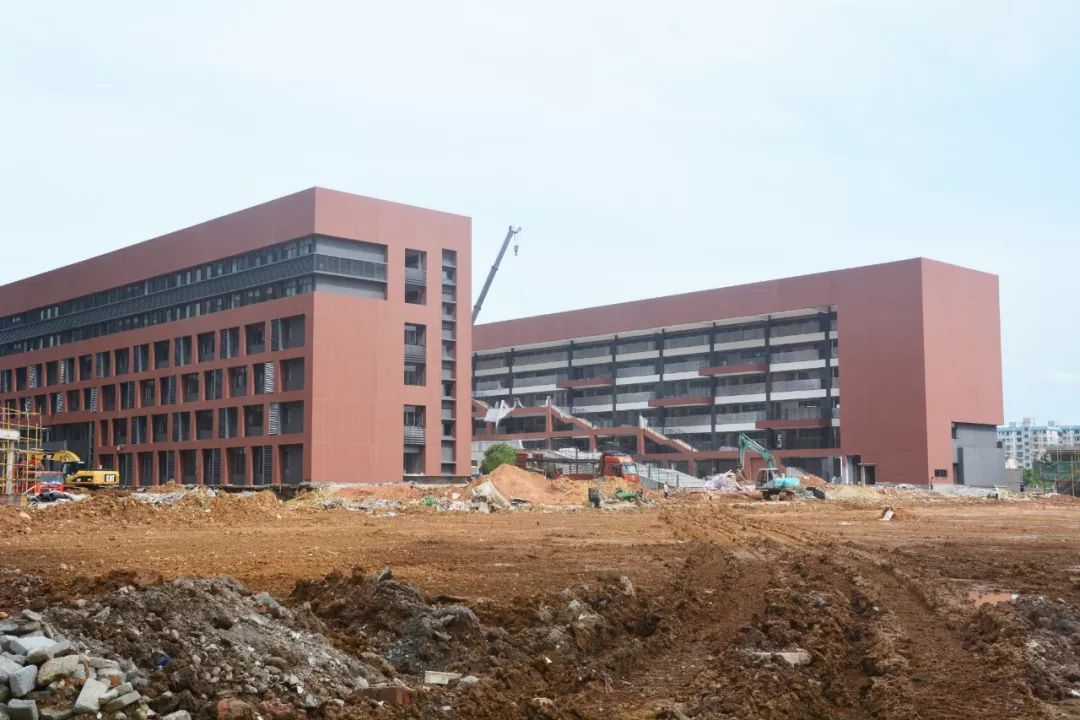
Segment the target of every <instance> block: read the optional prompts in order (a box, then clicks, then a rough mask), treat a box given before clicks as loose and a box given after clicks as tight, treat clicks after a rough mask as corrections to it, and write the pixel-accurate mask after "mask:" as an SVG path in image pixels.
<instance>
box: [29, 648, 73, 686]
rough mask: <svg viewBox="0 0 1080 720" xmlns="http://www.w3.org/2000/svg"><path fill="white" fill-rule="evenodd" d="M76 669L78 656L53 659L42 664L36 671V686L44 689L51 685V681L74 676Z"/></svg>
mask: <svg viewBox="0 0 1080 720" xmlns="http://www.w3.org/2000/svg"><path fill="white" fill-rule="evenodd" d="M78 667H79V656H78V655H65V656H64V657H59V658H53V659H52V660H49V661H48V662H46V663H44V664H43V665H42V666H41V668H40V669H39V670H38V676H37V682H38V685H41V686H43V687H44V686H45V685H48V684H49V683H51V682H52V681H53V680H58V679H60V678H64V677H70V676H71V675H74V674H75V670H76V669H77V668H78Z"/></svg>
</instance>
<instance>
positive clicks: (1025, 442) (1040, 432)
mask: <svg viewBox="0 0 1080 720" xmlns="http://www.w3.org/2000/svg"><path fill="white" fill-rule="evenodd" d="M997 434H998V441H999V442H1000V443H1001V447H1002V448H1003V449H1004V450H1005V457H1006V458H1007V459H1013V460H1015V461H1016V463H1017V464H1018V465H1019V466H1020V467H1023V468H1029V467H1031V463H1032V462H1033V461H1035V460H1037V459H1038V458H1039V457H1041V456H1042V454H1043V453H1045V452H1046V451H1047V450H1048V449H1049V448H1051V447H1054V446H1063V447H1070V446H1080V425H1062V424H1061V423H1060V422H1058V421H1056V420H1050V421H1048V422H1047V423H1046V424H1045V425H1037V424H1036V423H1035V419H1034V418H1024V419H1023V420H1022V421H1020V422H1018V423H1016V422H1011V423H1009V424H1008V425H1003V426H1001V427H999V428H998V432H997Z"/></svg>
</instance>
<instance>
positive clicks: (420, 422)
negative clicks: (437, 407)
mask: <svg viewBox="0 0 1080 720" xmlns="http://www.w3.org/2000/svg"><path fill="white" fill-rule="evenodd" d="M404 421H405V422H404V424H405V427H414V428H422V427H424V407H423V406H422V405H406V406H405V418H404Z"/></svg>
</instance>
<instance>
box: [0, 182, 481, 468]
mask: <svg viewBox="0 0 1080 720" xmlns="http://www.w3.org/2000/svg"><path fill="white" fill-rule="evenodd" d="M470 234H471V229H470V220H469V219H468V218H466V217H462V216H458V215H451V214H447V213H441V212H436V211H432V210H425V209H421V208H415V207H409V206H405V205H400V204H396V203H390V202H384V201H380V200H373V199H370V198H365V197H359V196H355V195H348V194H344V193H339V192H334V191H330V190H324V189H320V188H313V189H310V190H305V191H303V192H300V193H296V194H295V195H290V196H287V197H284V198H280V199H278V200H274V201H271V202H269V203H266V204H263V205H259V206H257V207H253V208H249V209H247V210H243V211H240V212H237V213H233V214H231V215H227V216H225V217H222V218H218V219H216V220H211V221H209V222H206V223H202V224H200V225H196V226H194V227H191V228H187V229H185V230H180V231H178V232H174V233H170V234H169V235H165V236H162V237H158V238H155V239H153V240H148V241H146V242H143V243H140V244H138V245H134V246H131V247H128V248H124V249H122V250H118V251H116V252H112V253H108V254H106V255H102V256H99V257H95V258H93V259H90V260H86V261H84V262H79V263H76V264H74V265H70V266H68V267H64V268H60V269H57V270H53V271H50V272H47V273H43V274H41V275H37V276H34V277H30V278H27V279H25V280H20V281H18V282H14V283H11V284H9V285H5V286H3V287H0V403H3V404H4V405H5V406H7V407H11V408H22V409H26V410H30V411H34V412H38V413H40V415H41V417H42V420H43V424H44V425H45V426H46V427H47V428H48V432H47V438H48V441H49V443H50V444H51V446H52V447H53V448H55V447H61V446H66V447H68V448H69V449H72V450H75V451H76V452H78V453H80V455H82V456H83V457H84V458H86V459H88V460H89V461H90V462H91V463H93V464H94V465H98V464H100V465H102V466H104V467H110V468H117V469H119V470H120V471H121V473H122V476H123V478H124V482H126V483H133V484H138V485H150V484H154V483H160V482H164V481H166V480H167V479H170V478H175V479H176V480H177V481H181V482H189V483H190V482H196V483H206V484H218V483H231V484H241V485H261V484H271V483H274V484H276V483H285V484H290V483H291V484H295V483H300V482H304V481H308V480H311V481H317V482H323V481H325V482H386V481H391V480H400V479H401V478H402V477H403V474H404V475H409V476H463V475H466V474H467V473H468V471H469V441H470V419H469V401H470V386H469V382H468V372H469V365H468V363H469V360H470V356H471V351H472V348H471V344H470V342H471V335H470V332H469V327H470V322H469V317H470V315H469V309H470V308H469V300H470V297H471V288H470V284H469V272H468V268H469V266H470ZM462 373H464V375H463V378H462V380H461V381H459V375H461V374H462ZM459 417H461V418H462V421H460V422H459V421H458V420H459Z"/></svg>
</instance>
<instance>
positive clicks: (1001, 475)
mask: <svg viewBox="0 0 1080 720" xmlns="http://www.w3.org/2000/svg"><path fill="white" fill-rule="evenodd" d="M955 435H956V437H955V438H953V462H954V463H956V464H958V465H959V474H958V475H957V478H956V479H957V482H960V483H963V484H964V485H972V486H977V487H990V486H992V485H1005V484H1006V482H1007V477H1006V473H1005V450H1004V449H1002V448H1000V447H998V440H997V428H996V427H993V426H990V425H970V424H957V426H956V433H955Z"/></svg>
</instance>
